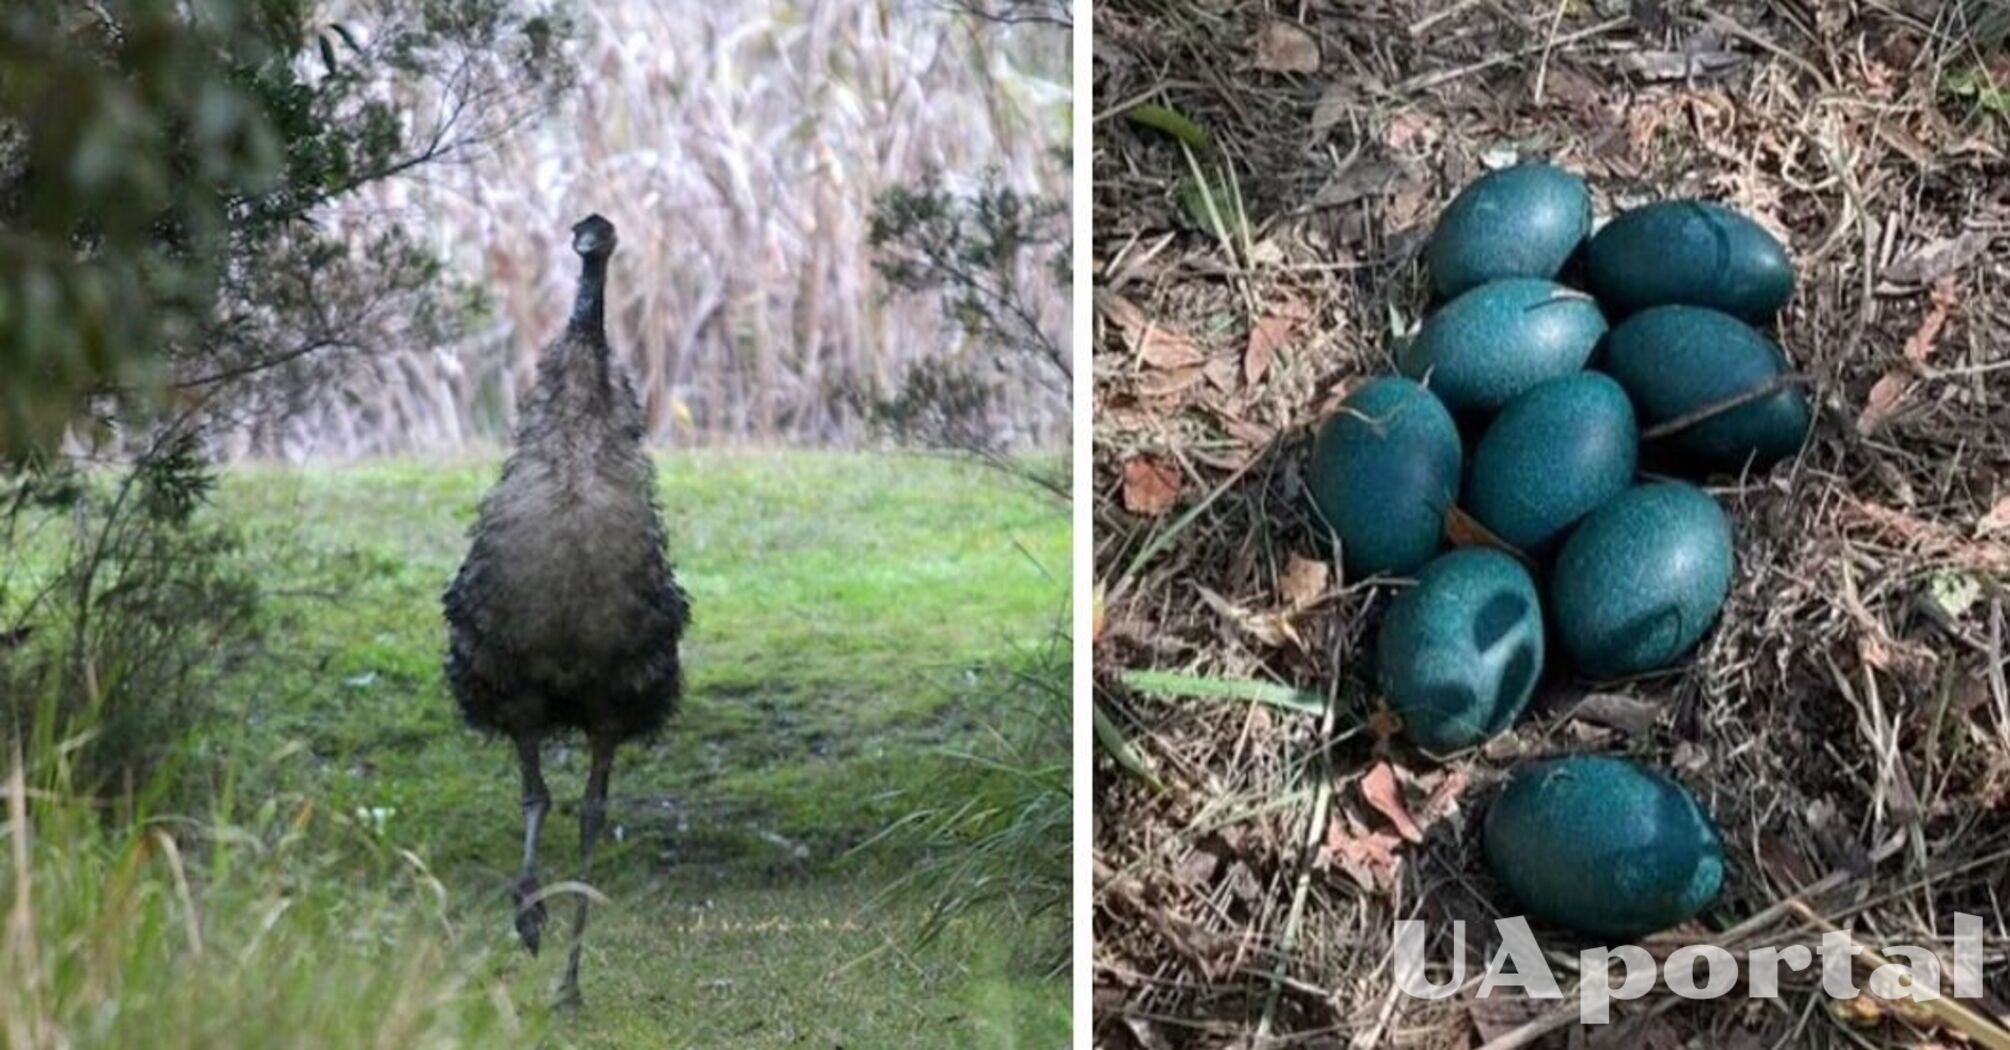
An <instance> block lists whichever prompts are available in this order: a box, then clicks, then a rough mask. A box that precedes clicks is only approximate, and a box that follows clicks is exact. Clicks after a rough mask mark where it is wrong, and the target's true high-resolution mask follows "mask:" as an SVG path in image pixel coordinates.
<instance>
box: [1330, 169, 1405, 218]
mask: <svg viewBox="0 0 2010 1050" xmlns="http://www.w3.org/2000/svg"><path fill="white" fill-rule="evenodd" d="M1409 175H1410V170H1409V169H1408V168H1406V167H1404V166H1403V165H1402V164H1401V163H1399V162H1397V161H1394V160H1388V159H1380V160H1357V161H1355V162H1354V163H1352V164H1350V165H1348V166H1347V167H1346V169H1345V170H1343V171H1341V172H1340V173H1339V174H1338V175H1335V176H1333V177H1332V178H1330V179H1327V180H1326V185H1324V186H1321V187H1319V192H1318V193H1315V194H1313V195H1312V200H1311V202H1310V203H1309V204H1307V205H1306V207H1308V208H1337V207H1340V206H1341V205H1343V204H1352V203H1354V202H1355V201H1358V200H1361V199H1363V198H1366V197H1380V196H1383V195H1385V194H1389V193H1393V192H1395V191H1396V189H1397V188H1398V187H1399V186H1401V185H1407V184H1408V182H1409V181H1410V179H1409Z"/></svg>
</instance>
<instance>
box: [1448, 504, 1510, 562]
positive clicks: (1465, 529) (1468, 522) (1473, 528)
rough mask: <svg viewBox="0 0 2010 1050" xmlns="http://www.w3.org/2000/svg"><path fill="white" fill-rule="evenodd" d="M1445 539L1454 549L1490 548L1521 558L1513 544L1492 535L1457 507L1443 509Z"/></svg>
mask: <svg viewBox="0 0 2010 1050" xmlns="http://www.w3.org/2000/svg"><path fill="white" fill-rule="evenodd" d="M1445 539H1446V540H1448V541H1450V543H1451V545H1452V546H1454V547H1492V548H1494V549H1495V550H1502V551H1506V552H1508V553H1509V554H1512V555H1514V556H1516V557H1521V551H1519V550H1517V549H1515V546H1514V544H1512V543H1509V542H1508V541H1506V540H1504V539H1501V538H1500V537H1499V536H1496V535H1494V534H1493V531H1492V530H1490V529H1488V528H1487V527H1486V526H1485V525H1482V524H1480V523H1479V519H1477V518H1475V517H1473V516H1472V515H1470V514H1467V513H1466V512H1465V511H1463V510H1461V509H1459V508H1458V507H1457V506H1452V507H1447V508H1445Z"/></svg>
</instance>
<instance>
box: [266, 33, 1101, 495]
mask: <svg viewBox="0 0 2010 1050" xmlns="http://www.w3.org/2000/svg"><path fill="white" fill-rule="evenodd" d="M361 2H363V0H356V3H361ZM351 6H353V5H352V4H349V3H337V4H331V9H330V14H331V17H340V16H341V15H342V14H343V13H344V12H345V11H347V10H349V8H350V7H351ZM578 10H579V12H580V14H581V17H582V19H583V25H582V29H583V33H582V40H581V42H580V45H579V52H578V55H577V62H578V66H579V69H580V78H579V79H580V86H579V89H578V91H577V93H576V94H575V95H574V96H573V97H571V98H570V99H569V100H568V101H566V102H565V103H564V104H563V106H562V108H561V110H560V111H559V112H558V113H556V114H554V115H552V116H551V117H550V118H548V119H546V120H544V121H542V122H539V123H537V124H534V125H532V126H529V127H526V128H524V129H523V130H522V131H521V132H520V133H518V134H516V135H514V136H512V137H511V138H509V139H507V140H505V141H503V142H501V143H499V144H497V145H496V146H495V147H494V148H493V149H491V150H487V151H485V152H483V153H481V154H479V155H477V156H474V157H470V158H465V161H466V162H465V163H460V164H456V165H450V166H447V167H444V168H437V169H433V170H431V171H429V172H428V173H427V174H425V175H424V176H423V177H414V178H408V179H402V180H399V181H396V182H394V183H390V184H386V185H384V186H382V187H379V188H377V189H376V190H375V191H374V192H373V193H372V194H371V195H370V196H369V197H368V199H364V200H358V201H355V202H353V204H351V205H350V208H351V209H352V211H351V213H350V214H344V213H342V212H337V213H335V214H332V215H330V216H327V217H326V218H327V221H329V222H330V223H332V224H334V225H336V226H338V227H340V226H341V225H342V224H343V223H345V222H359V221H361V219H362V218H363V217H365V216H368V217H369V218H370V220H371V221H376V220H378V219H380V218H381V217H382V216H383V215H385V214H387V213H388V214H393V215H396V216H399V217H401V218H402V221H404V222H405V223H406V224H407V225H408V226H409V227H411V228H413V229H415V230H418V231H421V236H422V239H423V240H424V241H426V242H427V243H429V244H431V245H432V246H433V247H435V248H437V249H438V250H439V251H440V252H441V253H442V254H443V255H444V256H445V257H446V258H447V259H448V260H449V262H450V264H451V265H452V267H453V268H454V269H455V271H456V272H458V273H460V274H463V275H465V276H467V277H468V278H469V279H471V280H472V282H473V283H474V285H475V286H476V288H478V289H479V290H480V291H481V292H482V293H483V294H484V295H485V296H486V297H487V298H488V300H489V302H490V304H491V307H492V309H491V313H490V317H491V320H490V322H489V323H487V324H485V325H483V326H481V327H480V328H479V329H478V330H477V331H475V332H474V333H473V335H472V336H471V337H470V338H469V339H468V340H467V342H466V343H465V345H461V346H456V347H450V348H446V349H443V350H438V351H432V350H407V351H393V352H385V353H377V354H372V355H369V356H359V357H357V358H355V359H354V360H353V361H352V362H351V363H350V365H349V367H348V368H347V370H346V372H345V374H343V375H342V376H340V377H339V378H338V379H337V381H336V382H335V383H334V384H332V385H333V388H332V389H328V390H325V391H322V392H321V393H320V396H318V397H317V398H315V399H314V400H313V401H312V402H311V403H310V404H308V405H307V406H305V408H304V410H303V411H300V412H298V413H296V414H294V415H293V416H292V417H291V418H289V419H288V420H287V421H286V422H285V423H284V424H283V426H281V427H275V428H272V429H271V430H270V431H269V432H264V433H259V434H255V435H248V436H247V437H246V439H245V440H242V441H240V442H239V445H238V447H237V449H236V450H235V451H238V452H240V453H245V452H261V453H285V454H302V453H306V452H312V453H314V454H319V455H335V456H341V455H356V454H367V453H382V452H392V451H401V450H409V449H421V448H437V447H443V446H444V447H451V446H457V445H462V444H465V443H468V442H470V441H479V440H485V439H495V438H498V437H500V436H502V435H503V434H504V433H505V432H506V430H507V427H508V425H509V423H510V421H511V419H512V416H513V412H514V405H515V400H516V396H517V393H518V392H519V391H520V390H522V389H524V388H525V386H526V385H527V384H528V383H529V381H530V377H531V373H532V364H533V361H534V360H535V357H536V353H537V350H538V348H539V347H541V346H543V345H544V344H545V343H546V342H547V341H548V340H549V338H550V337H551V336H552V335H553V333H555V332H556V331H557V329H558V328H559V327H560V326H562V324H563V323H564V319H565V310H566V304H567V303H568V302H569V300H570V296H571V283H570V282H571V280H572V269H571V267H570V265H569V264H568V263H567V261H566V260H567V259H568V258H569V254H570V253H569V252H567V251H566V250H565V244H566V243H567V241H566V236H567V235H566V231H567V229H568V228H569V227H570V225H571V224H572V223H573V222H574V221H576V220H577V219H578V218H579V217H580V216H582V215H585V214H587V213H589V212H594V211H598V212H601V213H603V214H605V215H607V216H608V217H609V218H611V219H612V220H613V221H614V222H615V224H616V225H617V226H618V227H619V229H620V234H621V240H622V247H621V253H620V255H619V257H618V259H617V275H616V277H615V278H614V280H613V281H612V282H611V283H612V285H613V287H612V288H611V296H612V298H611V300H610V303H609V310H608V323H609V327H610V329H611V342H613V344H614V345H615V346H616V347H617V348H618V349H619V350H620V351H621V352H623V353H625V354H626V355H628V357H629V362H630V365H631V367H633V369H634V371H635V373H636V375H637V377H638V379H639V383H640V388H641V390H642V392H643V394H644V397H645V401H646V406H645V407H646V410H647V413H648V418H649V424H650V427H651V428H652V431H653V432H654V434H655V435H657V436H658V437H660V438H663V439H666V440H674V441H676V442H679V443H695V442H789V443H803V444H828V443H838V444H843V443H852V442H856V441H859V440H861V439H862V438H863V437H865V436H866V434H865V427H864V425H863V424H862V421H861V420H860V419H859V418H858V413H857V412H856V410H855V409H854V407H853V406H852V405H851V403H850V402H849V401H848V400H847V397H846V394H847V392H849V391H850V390H852V389H853V388H854V387H856V386H858V385H860V384H869V383H871V382H873V381H876V380H888V379H891V378H893V377H894V376H895V375H897V374H899V372H900V371H901V370H902V369H903V368H904V366H905V365H906V364H908V363H910V362H913V361H916V360H919V359H923V358H927V357H931V356H937V355H945V356H955V355H958V354H963V353H965V352H966V349H965V348H964V347H963V345H962V342H963V340H964V338H965V337H964V335H963V333H962V332H961V331H959V330H957V329H956V328H955V327H954V326H952V325H948V324H945V323H943V321H942V319H941V317H940V313H939V309H938V307H937V305H936V304H935V303H934V302H931V301H927V300H924V299H917V298H909V299H898V300H893V301H883V291H884V290H883V288H882V286H881V283H880V282H879V280H878V278H877V276H876V275H875V274H874V272H873V270H872V259H871V257H870V251H869V249H868V248H867V246H866V244H865V235H866V227H867V222H868V219H869V217H870V212H871V207H872V202H873V198H874V195H875V194H876V193H878V192H879V191H880V190H881V189H883V188H885V187H887V186H889V185H893V184H896V183H907V182H912V181H914V180H916V179H917V178H918V177H919V176H920V175H921V174H922V173H923V172H924V171H927V170H929V169H931V168H933V169H940V170H942V171H944V172H945V173H947V174H948V175H949V177H950V185H952V186H956V185H958V184H959V183H962V182H974V180H975V179H976V178H977V177H978V176H979V175H980V174H981V173H982V172H983V171H984V170H986V169H987V168H996V169H998V170H999V171H1000V172H1001V173H1002V174H1003V176H1004V178H1005V181H1006V182H1007V184H1008V185H1011V186H1014V187H1016V188H1018V189H1021V190H1024V191H1029V192H1040V193H1046V194H1050V195H1060V196H1065V194H1066V186H1067V181H1066V180H1067V178H1068V172H1067V169H1066V166H1065V165H1063V164H1061V163H1059V162H1058V161H1057V159H1056V157H1055V155H1054V153H1053V148H1054V146H1055V145H1056V144H1057V143H1059V142H1064V141H1065V140H1066V129H1067V120H1068V116H1067V99H1068V77H1069V74H1068V46H1067V45H1068V40H1067V35H1066V33H1065V32H1062V31H1058V30H1056V29H1055V28H1054V27H1051V26H1047V25H1042V24H1024V25H1011V24H992V23H989V22H984V21H981V20H978V19H975V18H972V17H969V16H963V15H958V14H956V13H954V12H952V11H951V10H949V9H947V8H932V7H928V6H925V5H924V6H920V7H908V6H903V5H900V4H896V3H894V2H892V0H837V2H831V3H812V2H807V0H764V2H757V3H746V4H719V3H705V2H702V0H678V2H672V3H657V2H654V0H617V2H609V3H595V4H589V5H581V6H580V7H579V8H578ZM408 101H410V102H411V103H412V104H414V105H415V106H416V107H417V111H418V112H424V111H425V110H426V107H427V105H429V104H430V102H431V101H432V100H408ZM1051 284H1052V282H1051V281H1045V280H1042V278H1041V277H1040V276H1039V275H1035V274H1031V273H1029V274H1028V275H1027V281H1026V285H1027V287H1034V288H1037V287H1042V286H1051ZM1036 306H1037V308H1038V309H1039V311H1040V313H1041V316H1042V318H1043V320H1044V321H1045V322H1046V324H1047V326H1048V327H1049V330H1051V331H1055V332H1058V333H1062V337H1063V338H1064V339H1065V337H1066V335H1065V334H1066V333H1067V332H1068V330H1069V325H1068V304H1067V302H1066V299H1065V297H1064V296H1063V295H1060V294H1058V293H1056V294H1043V295H1042V296H1040V297H1038V298H1037V299H1036ZM1007 379H1008V381H1007V382H1006V384H1005V389H1004V391H1003V400H1002V403H1001V412H1000V415H1001V419H1002V422H1001V424H1000V425H1001V426H1006V427H1008V428H1010V429H1012V430H1013V431H1014V433H1015V434H1016V436H1017V437H1018V438H1019V441H1018V444H1020V445H1021V446H1029V447H1051V446H1052V445H1053V444H1054V443H1056V442H1058V441H1063V440H1065V435H1066V424H1067V415H1068V410H1067V405H1066V404H1065V403H1060V402H1059V400H1058V399H1057V398H1055V397H1053V396H1052V395H1051V394H1048V393H1046V392H1043V391H1041V390H1040V389H1038V388H1037V387H1036V386H1034V385H1032V384H1022V383H1014V382H1011V381H1010V377H1007Z"/></svg>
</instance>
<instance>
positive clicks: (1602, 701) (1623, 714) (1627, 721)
mask: <svg viewBox="0 0 2010 1050" xmlns="http://www.w3.org/2000/svg"><path fill="white" fill-rule="evenodd" d="M1570 714H1571V717H1572V718H1581V719H1583V720H1585V721H1587V722H1591V723H1594V724H1596V725H1602V726H1609V727H1611V728H1613V729H1617V730H1619V731H1620V732H1622V733H1625V734H1626V735H1627V736H1646V735H1647V734H1649V733H1652V732H1653V731H1654V723H1655V722H1656V721H1659V720H1660V718H1661V705H1660V704H1657V703H1655V702H1653V701H1652V700H1642V699H1640V698H1639V697H1633V696H1627V695H1625V694H1624V693H1592V694H1590V695H1588V696H1586V697H1585V698H1584V699H1583V700H1582V701H1580V702H1579V703H1578V705H1577V706H1576V707H1574V708H1572V709H1571V712H1570Z"/></svg>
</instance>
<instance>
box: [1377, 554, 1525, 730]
mask: <svg viewBox="0 0 2010 1050" xmlns="http://www.w3.org/2000/svg"><path fill="white" fill-rule="evenodd" d="M1376 673H1377V676H1378V677H1379V679H1380V681H1381V685H1382V693H1383V695H1384V696H1386V697H1387V698H1388V700H1389V706H1390V707H1392V708H1394V709H1395V711H1396V713H1397V714H1399V715H1401V716H1402V717H1403V732H1404V733H1405V734H1406V735H1408V736H1409V738H1410V739H1411V740H1412V741H1415V742H1416V744H1417V745H1418V746H1420V747H1425V748H1429V749H1431V750H1434V751H1450V750H1454V749H1457V748H1462V747H1471V746H1472V745H1474V744H1477V743H1480V742H1481V741H1483V740H1486V739H1487V738H1488V737H1491V736H1494V735H1496V734H1498V733H1501V732H1504V731H1505V730H1507V729H1508V728H1509V727H1511V726H1513V725H1514V722H1515V719H1516V718H1519V717H1520V716H1521V713H1522V709H1523V708H1525V707H1527V706H1528V698H1529V695H1530V694H1531V693H1532V692H1534V690H1535V681H1536V679H1537V678H1538V677H1539V676H1540V675H1541V674H1542V605H1541V602H1540V601H1539V599H1538V598H1537V597H1536V591H1535V581H1533V580H1531V579H1530V578H1529V575H1528V570H1526V569H1524V568H1522V566H1521V563H1520V562H1518V561H1516V560H1515V559H1514V558H1513V557H1512V556H1510V555H1507V554H1503V553H1501V552H1500V551H1497V550H1493V549H1490V548H1486V547H1468V548H1466V549H1464V550H1456V551H1452V552H1450V553H1448V554H1441V555H1439V556H1438V557H1436V558H1433V559H1432V560H1431V562H1430V564H1428V565H1425V566H1424V568H1423V570H1422V571H1421V572H1419V573H1418V574H1417V585H1416V586H1415V587H1412V588H1410V589H1409V590H1407V591H1404V592H1403V593H1402V594H1400V595H1398V596H1397V597H1396V600H1395V601H1393V602H1391V603H1390V604H1389V613H1388V615H1387V616H1386V617H1384V618H1383V620H1382V635H1381V637H1380V638H1378V639H1377V640H1376Z"/></svg>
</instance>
